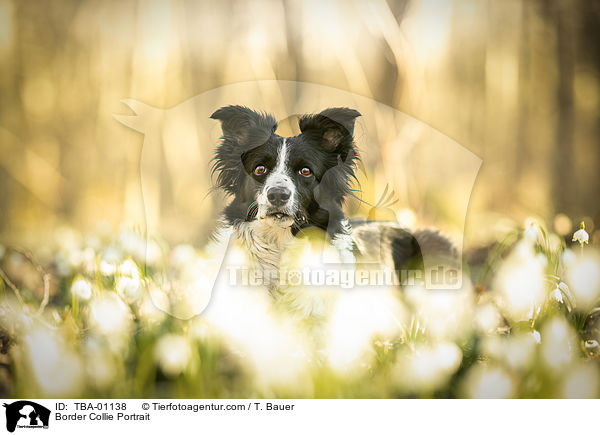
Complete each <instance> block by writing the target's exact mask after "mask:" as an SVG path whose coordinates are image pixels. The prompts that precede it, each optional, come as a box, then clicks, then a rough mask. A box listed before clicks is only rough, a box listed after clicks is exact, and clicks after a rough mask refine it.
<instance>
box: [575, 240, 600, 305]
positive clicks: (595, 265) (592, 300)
mask: <svg viewBox="0 0 600 435" xmlns="http://www.w3.org/2000/svg"><path fill="white" fill-rule="evenodd" d="M567 281H568V283H569V284H570V289H571V292H572V295H573V299H574V300H575V304H576V307H577V308H578V309H580V310H583V311H586V310H589V309H591V308H593V307H594V306H595V304H596V302H597V301H598V299H599V298H600V255H598V254H597V253H595V252H593V251H591V252H586V253H584V254H583V255H582V257H581V258H580V259H579V261H577V262H575V263H574V264H573V265H572V266H571V267H569V268H568V269H567Z"/></svg>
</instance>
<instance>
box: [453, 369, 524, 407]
mask: <svg viewBox="0 0 600 435" xmlns="http://www.w3.org/2000/svg"><path fill="white" fill-rule="evenodd" d="M465 393H466V396H467V397H469V398H472V399H508V398H511V397H513V396H514V394H515V384H514V381H513V380H512V378H511V377H510V376H509V375H508V374H507V373H506V372H505V371H504V370H502V369H501V368H499V367H486V366H483V365H476V366H475V367H473V368H472V369H471V370H470V371H469V373H468V374H467V377H466V388H465Z"/></svg>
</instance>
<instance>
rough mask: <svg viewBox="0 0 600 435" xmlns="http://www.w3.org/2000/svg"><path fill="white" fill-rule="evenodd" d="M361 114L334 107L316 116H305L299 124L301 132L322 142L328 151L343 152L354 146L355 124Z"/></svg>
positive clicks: (352, 110)
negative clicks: (344, 149)
mask: <svg viewBox="0 0 600 435" xmlns="http://www.w3.org/2000/svg"><path fill="white" fill-rule="evenodd" d="M359 116H360V113H359V112H358V111H356V110H354V109H348V108H346V107H332V108H330V109H325V110H323V111H322V112H321V113H318V114H316V115H305V116H303V117H302V118H300V121H299V122H298V124H299V126H300V131H301V132H302V133H303V134H306V135H310V136H313V137H316V138H319V139H320V140H321V144H322V146H323V147H324V148H325V149H326V150H328V151H340V152H343V148H346V147H348V146H350V145H352V141H353V135H354V122H355V120H356V118H358V117H359Z"/></svg>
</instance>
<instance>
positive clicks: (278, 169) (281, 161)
mask: <svg viewBox="0 0 600 435" xmlns="http://www.w3.org/2000/svg"><path fill="white" fill-rule="evenodd" d="M287 156H288V146H287V139H286V138H285V137H284V138H283V144H281V148H279V152H278V153H277V164H276V165H275V167H274V168H273V173H272V175H271V176H274V175H286V174H287V167H286V165H285V162H286V160H287Z"/></svg>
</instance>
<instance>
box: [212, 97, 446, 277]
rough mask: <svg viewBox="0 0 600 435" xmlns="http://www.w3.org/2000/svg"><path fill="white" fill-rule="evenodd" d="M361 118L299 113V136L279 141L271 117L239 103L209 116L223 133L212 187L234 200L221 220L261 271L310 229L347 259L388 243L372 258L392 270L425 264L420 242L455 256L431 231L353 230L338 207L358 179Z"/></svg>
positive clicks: (340, 112)
mask: <svg viewBox="0 0 600 435" xmlns="http://www.w3.org/2000/svg"><path fill="white" fill-rule="evenodd" d="M359 116H360V113H359V112H357V111H356V110H353V109H349V108H330V109H326V110H324V111H322V112H320V113H318V114H311V115H304V116H301V117H300V118H299V127H300V134H299V135H297V136H294V137H281V136H279V135H277V134H276V133H275V130H276V128H277V122H276V120H275V119H274V118H273V117H272V116H271V115H269V114H266V113H259V112H256V111H253V110H251V109H249V108H247V107H243V106H226V107H222V108H220V109H219V110H217V111H216V112H214V113H213V114H212V116H211V118H213V119H216V120H219V121H221V126H222V130H223V136H222V139H221V143H220V144H219V146H218V147H217V149H216V153H215V158H214V166H213V171H214V173H215V174H216V187H218V188H221V189H223V190H224V191H225V192H226V194H228V195H229V196H231V197H232V201H231V203H230V204H229V205H228V206H227V207H226V208H225V210H224V221H225V224H226V225H227V226H229V227H230V228H231V229H232V230H233V232H234V234H235V235H236V237H238V238H239V239H240V240H241V241H242V242H243V244H244V245H245V247H246V248H247V249H248V251H249V252H250V254H251V255H252V257H253V259H254V260H255V261H256V262H257V263H258V264H259V265H260V266H261V267H262V268H264V269H274V270H277V268H278V266H279V260H280V258H281V255H282V253H283V251H285V249H286V247H287V246H288V245H289V244H290V242H291V241H292V240H293V238H294V237H299V236H301V235H302V234H303V230H305V229H307V228H310V227H316V228H319V229H321V230H323V231H325V232H326V233H327V235H328V237H329V240H330V241H331V243H332V244H333V245H334V246H335V247H336V248H337V249H338V251H339V252H340V254H341V258H342V260H343V261H348V262H352V261H353V260H354V258H355V256H356V255H361V254H369V252H368V251H369V246H375V245H377V246H379V245H380V243H381V242H383V243H384V244H385V245H386V246H382V247H381V248H380V249H381V250H382V252H380V253H376V255H379V256H381V257H382V258H381V259H382V261H385V262H387V263H393V264H390V265H391V266H393V267H394V268H395V269H396V270H399V269H400V268H402V267H404V266H406V265H407V264H409V263H418V262H422V258H421V257H422V253H421V249H420V243H419V240H423V241H425V242H427V243H435V244H439V248H440V249H441V250H446V251H448V252H450V253H452V252H453V247H452V244H451V243H450V242H448V241H447V240H446V239H445V238H443V237H442V236H439V235H437V233H436V232H431V231H428V230H425V231H421V232H419V233H415V234H414V235H413V234H411V233H409V232H407V231H406V230H404V229H402V228H400V227H398V226H397V225H392V224H389V225H386V226H385V227H382V226H381V224H377V225H370V224H368V223H365V222H363V223H361V224H360V225H357V229H356V230H354V231H353V230H352V228H351V226H350V224H349V222H348V220H347V219H346V216H345V215H344V212H343V209H342V206H343V203H344V199H345V198H346V197H347V196H348V195H349V194H350V193H351V190H350V188H351V183H352V182H353V180H354V179H355V172H354V171H355V168H356V163H357V161H358V154H357V150H356V146H355V143H354V138H353V134H354V124H355V120H356V118H358V117H359ZM357 237H358V238H359V240H357V239H356V238H357ZM383 257H385V258H383Z"/></svg>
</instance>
